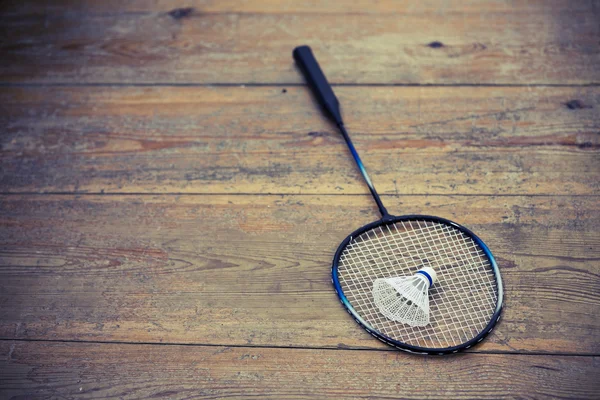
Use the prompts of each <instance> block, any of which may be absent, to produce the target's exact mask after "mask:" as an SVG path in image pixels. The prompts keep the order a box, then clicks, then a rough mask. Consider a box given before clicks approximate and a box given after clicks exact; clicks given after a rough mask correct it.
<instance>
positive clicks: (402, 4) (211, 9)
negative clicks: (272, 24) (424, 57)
mask: <svg viewBox="0 0 600 400" xmlns="http://www.w3.org/2000/svg"><path fill="white" fill-rule="evenodd" d="M592 3H593V2H592ZM187 9H191V11H192V12H202V13H232V14H234V13H235V14H243V13H246V14H307V13H308V14H326V15H327V14H365V15H370V14H402V15H412V14H444V15H445V14H480V13H504V14H511V13H514V14H524V13H536V14H543V15H553V14H554V15H555V14H560V13H564V12H573V11H579V12H580V11H589V10H594V4H590V2H588V1H576V2H573V1H568V0H527V1H511V0H491V1H490V0H422V1H418V2H415V1H410V0H378V1H370V0H343V1H327V0H307V1H295V0H244V1H238V0H187V1H185V3H182V2H181V1H180V0H128V1H120V0H78V1H76V0H36V1H23V0H4V1H3V2H2V3H0V13H2V14H5V15H17V14H42V13H46V14H49V15H54V14H73V13H85V14H104V15H106V14H123V13H164V12H165V10H169V11H174V10H187Z"/></svg>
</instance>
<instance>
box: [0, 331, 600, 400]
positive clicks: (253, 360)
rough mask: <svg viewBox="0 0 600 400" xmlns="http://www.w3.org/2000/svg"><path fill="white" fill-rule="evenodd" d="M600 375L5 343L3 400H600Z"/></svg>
mask: <svg viewBox="0 0 600 400" xmlns="http://www.w3.org/2000/svg"><path fill="white" fill-rule="evenodd" d="M359 355H360V356H359ZM599 367H600V358H598V357H560V356H557V357H544V356H525V355H512V356H501V355H492V354H489V355H482V354H461V355H455V356H448V357H433V358H432V357H429V358H424V357H415V356H411V355H407V354H401V353H391V352H360V354H358V352H356V351H351V350H340V351H331V350H304V349H273V348H256V349H248V348H230V347H203V346H148V345H122V344H121V345H117V344H111V345H109V344H102V345H99V344H90V343H87V344H85V343H27V342H0V380H1V381H3V382H5V383H6V385H5V387H3V388H0V395H1V396H2V397H3V398H14V399H17V398H69V399H75V398H90V397H94V398H120V399H130V398H131V399H133V398H170V399H196V398H202V399H216V398H233V399H238V398H249V397H258V398H261V399H298V398H308V397H310V398H319V399H323V398H331V399H350V398H369V399H392V398H403V399H412V398H423V397H427V398H431V399H449V398H451V399H497V398H536V399H542V398H578V399H584V398H586V399H587V398H589V399H596V398H598V396H599V395H600V384H599V382H598V379H597V371H598V368H599ZM424 378H426V381H427V384H426V385H425V384H424V382H423V380H424Z"/></svg>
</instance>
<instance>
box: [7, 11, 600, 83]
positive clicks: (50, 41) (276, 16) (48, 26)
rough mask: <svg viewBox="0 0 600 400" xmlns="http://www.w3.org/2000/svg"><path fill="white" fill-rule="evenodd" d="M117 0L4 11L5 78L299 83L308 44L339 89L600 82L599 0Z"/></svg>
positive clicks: (78, 80) (41, 80)
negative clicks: (329, 1)
mask: <svg viewBox="0 0 600 400" xmlns="http://www.w3.org/2000/svg"><path fill="white" fill-rule="evenodd" d="M111 3H112V5H115V3H117V2H115V1H113V2H110V3H108V4H107V5H105V6H99V4H100V2H85V3H83V4H81V5H77V6H75V7H73V8H72V7H71V2H64V1H63V2H61V3H59V4H58V5H56V6H54V5H51V3H49V2H46V3H41V4H39V5H38V4H36V3H28V5H27V6H23V7H20V6H16V8H13V7H15V6H14V4H15V2H12V3H8V5H6V6H3V13H2V15H1V16H0V37H1V38H2V41H1V42H0V53H2V56H3V63H2V64H1V65H0V81H3V82H38V83H72V82H74V81H75V82H78V83H83V82H95V83H98V82H104V83H156V82H162V83H203V84H206V83H276V84H280V83H300V82H302V78H301V76H300V74H299V73H298V72H297V71H296V70H295V68H294V66H293V62H292V57H291V51H292V49H293V48H294V47H295V46H298V45H300V44H308V45H310V46H312V47H313V49H314V50H315V53H316V55H317V57H318V58H319V61H320V62H321V63H322V65H323V66H325V70H326V72H327V76H328V77H329V79H330V81H331V82H333V83H353V84H354V83H385V84H444V85H446V84H449V85H453V84H590V83H599V82H600V69H598V65H600V46H599V45H598V43H599V40H600V26H599V25H598V23H597V21H598V20H599V19H600V11H599V10H600V8H599V7H597V6H596V5H595V4H594V2H592V1H589V2H588V1H585V2H576V3H578V4H577V5H576V6H570V4H571V3H566V2H558V1H556V2H553V3H550V4H548V5H545V6H539V7H538V5H539V4H540V2H533V3H532V4H529V5H526V6H517V7H516V8H514V9H513V8H512V7H513V5H512V4H513V2H496V3H492V4H491V5H490V6H486V5H484V4H483V3H482V2H472V3H471V4H473V7H474V8H473V9H472V10H471V8H470V4H466V5H462V6H461V5H458V3H455V5H454V6H452V4H449V5H448V4H446V5H445V6H441V7H440V4H441V3H437V2H428V3H426V4H425V5H424V6H417V7H416V11H408V12H405V10H406V9H409V8H410V6H408V5H407V3H406V2H405V3H400V4H399V5H397V6H396V5H393V3H392V2H391V1H386V2H381V3H380V4H381V5H380V6H376V7H375V8H374V10H375V11H376V13H368V14H364V13H363V12H362V11H357V10H358V9H364V8H366V7H365V5H364V4H365V3H364V2H362V3H361V2H359V3H354V5H353V6H351V7H350V9H349V10H347V9H346V8H345V6H344V5H343V4H340V5H337V6H327V5H325V4H326V3H324V2H323V3H320V2H315V4H316V6H313V4H310V3H309V4H307V5H304V6H290V7H288V8H289V11H286V10H285V8H284V9H281V8H279V6H277V5H275V4H274V3H270V5H267V6H266V7H263V6H262V5H261V3H260V2H258V1H254V2H249V3H246V4H247V6H241V7H240V8H238V7H236V6H233V5H232V4H233V3H232V2H226V3H225V4H224V5H223V6H214V4H216V2H208V3H199V4H198V5H197V7H196V8H192V9H190V10H189V11H186V10H187V8H186V7H188V6H187V5H181V4H179V5H177V9H173V8H171V7H173V5H172V4H173V3H172V2H148V5H147V6H140V5H141V4H143V3H142V2H137V3H132V4H131V6H129V7H127V6H126V7H125V10H123V11H126V10H127V9H128V8H130V10H131V11H132V12H129V13H122V12H120V11H121V8H120V7H121V4H122V3H123V2H119V3H118V6H115V7H111ZM11 4H12V5H13V6H11ZM44 4H45V6H44ZM204 4H206V7H207V8H206V10H205V9H204ZM288 4H290V3H288ZM553 4H557V7H556V8H553V7H552V5H553ZM568 4H569V5H568ZM182 6H183V8H182ZM97 7H100V9H99V10H97V12H96V13H94V12H93V10H94V9H95V8H97ZM138 7H141V9H140V8H138ZM244 7H246V9H247V11H244ZM311 7H314V10H315V11H314V12H307V11H308V10H309V9H311ZM487 7H489V9H486V8H487ZM89 8H91V9H92V13H87V12H86V10H87V9H89ZM259 8H260V9H261V10H264V11H259ZM322 8H327V9H330V10H331V12H327V13H321V12H319V9H322ZM369 8H370V7H369ZM20 9H21V10H22V11H23V13H20V12H19V10H20ZM138 9H139V10H141V11H140V12H136V11H137V10H138ZM219 9H221V10H222V11H221V12H219V11H218V10H219ZM13 10H16V11H13ZM149 10H152V12H148V11H149ZM433 10H437V12H434V11H433ZM462 10H466V11H464V12H463V11H462ZM214 11H217V12H214ZM272 12H275V13H272Z"/></svg>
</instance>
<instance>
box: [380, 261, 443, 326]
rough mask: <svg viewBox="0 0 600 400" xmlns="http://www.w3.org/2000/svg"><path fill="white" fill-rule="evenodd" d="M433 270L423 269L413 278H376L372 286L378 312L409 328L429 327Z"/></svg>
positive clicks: (433, 281) (433, 280) (433, 278)
mask: <svg viewBox="0 0 600 400" xmlns="http://www.w3.org/2000/svg"><path fill="white" fill-rule="evenodd" d="M435 280H436V274H435V271H434V270H433V268H429V267H424V268H421V269H420V270H418V271H417V273H416V274H414V275H413V276H404V277H396V278H380V279H376V280H375V282H374V283H373V297H374V298H375V304H376V305H377V307H378V308H379V311H380V312H381V313H382V314H383V315H385V316H386V318H389V319H391V320H393V321H398V322H401V323H403V324H408V325H410V326H426V325H428V324H429V288H430V287H431V286H432V285H433V284H434V283H435Z"/></svg>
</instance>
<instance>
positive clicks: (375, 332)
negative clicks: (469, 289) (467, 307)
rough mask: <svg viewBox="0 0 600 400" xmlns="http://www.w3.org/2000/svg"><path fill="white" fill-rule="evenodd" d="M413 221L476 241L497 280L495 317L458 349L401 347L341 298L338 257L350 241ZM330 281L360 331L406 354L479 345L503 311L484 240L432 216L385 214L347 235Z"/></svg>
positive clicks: (440, 352)
mask: <svg viewBox="0 0 600 400" xmlns="http://www.w3.org/2000/svg"><path fill="white" fill-rule="evenodd" d="M413 220H419V221H431V222H437V223H442V224H445V225H449V226H451V227H453V228H456V229H458V230H460V231H461V232H463V233H464V234H466V235H467V236H469V237H470V238H471V239H473V240H474V241H475V243H476V244H477V245H478V246H479V247H480V248H481V249H482V250H483V252H484V253H485V255H486V257H487V258H488V261H489V262H490V265H491V267H492V270H493V272H494V278H495V279H496V285H497V289H498V298H497V303H496V308H495V310H494V314H493V315H492V317H491V318H490V322H489V323H488V324H487V325H486V326H485V328H484V329H483V330H482V331H481V332H479V333H478V334H477V335H476V336H475V337H474V338H472V339H471V340H469V341H467V342H465V343H463V344H460V345H458V346H451V347H446V348H428V347H420V346H413V345H410V344H407V343H403V342H401V341H399V340H395V339H392V338H390V337H389V336H386V335H384V334H383V333H381V332H379V331H378V330H377V329H375V328H373V327H372V326H371V325H369V323H367V322H366V321H365V320H364V319H363V318H362V317H361V316H360V315H359V314H358V313H357V312H356V310H355V309H354V307H352V304H350V301H349V300H348V298H347V297H346V295H345V294H344V290H343V289H342V286H341V284H340V280H339V278H338V266H339V261H340V257H341V256H342V253H343V252H344V250H345V249H346V247H347V246H348V244H349V243H350V241H352V239H354V238H356V237H358V236H360V235H361V234H363V233H365V232H367V231H370V230H372V229H374V228H377V227H379V226H387V225H392V224H395V223H397V222H401V221H413ZM331 281H332V283H333V286H334V288H335V291H336V293H337V295H338V297H339V299H340V301H341V303H342V305H343V306H344V308H345V309H346V311H348V313H349V314H350V315H351V316H352V318H354V320H355V321H356V322H357V323H358V324H359V325H360V326H361V327H362V328H363V329H365V330H366V331H367V332H369V333H370V334H371V335H372V336H374V337H375V338H377V339H379V340H380V341H382V342H384V343H386V344H388V345H390V346H393V347H396V348H397V349H399V350H403V351H407V352H409V353H417V354H429V355H446V354H453V353H458V352H459V351H462V350H466V349H468V348H471V347H473V346H474V345H476V344H478V343H479V342H481V341H482V340H483V339H485V338H486V336H488V335H489V334H490V333H491V332H492V330H493V329H494V327H495V326H496V323H497V322H498V321H499V320H500V316H501V314H502V307H503V301H504V294H503V293H504V290H503V286H502V278H501V276H500V270H499V269H498V264H497V263H496V259H495V258H494V256H493V254H492V252H491V251H490V249H489V248H488V247H487V245H486V244H485V243H484V242H483V240H481V239H480V238H479V237H478V236H477V235H475V234H474V233H473V232H471V231H470V230H469V229H467V228H465V227H464V226H462V225H459V224H457V223H456V222H452V221H450V220H447V219H445V218H440V217H434V216H431V215H418V214H413V215H403V216H399V217H395V216H391V215H389V214H388V215H386V216H385V217H384V218H382V219H380V220H378V221H375V222H372V223H370V224H367V225H365V226H363V227H361V228H359V229H357V230H355V231H354V232H352V233H351V234H350V235H348V237H346V239H344V241H343V242H342V243H341V244H340V245H339V247H338V249H337V251H336V252H335V256H334V258H333V265H332V267H331Z"/></svg>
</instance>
